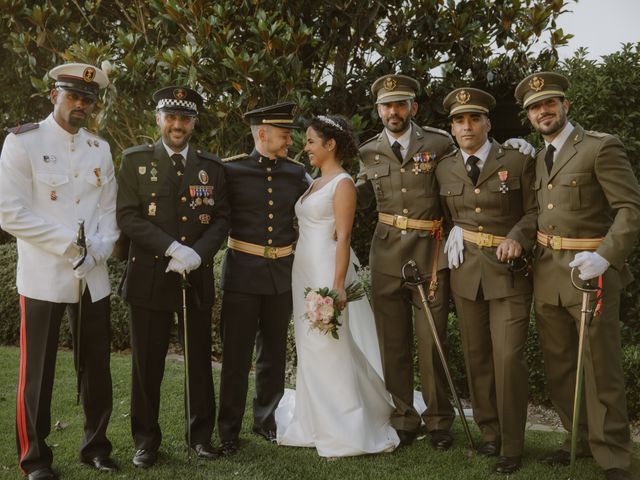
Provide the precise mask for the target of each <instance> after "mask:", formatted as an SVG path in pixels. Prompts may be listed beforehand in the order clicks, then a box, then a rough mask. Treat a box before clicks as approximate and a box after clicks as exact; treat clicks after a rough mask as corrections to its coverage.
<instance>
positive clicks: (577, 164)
mask: <svg viewBox="0 0 640 480" xmlns="http://www.w3.org/2000/svg"><path fill="white" fill-rule="evenodd" d="M544 153H545V150H542V151H541V152H540V153H539V154H538V158H537V165H536V185H535V188H536V197H537V202H538V209H539V215H538V230H540V231H541V232H543V233H546V234H547V235H558V236H561V237H570V238H598V237H604V241H603V242H602V244H601V245H600V246H599V247H598V249H597V250H596V252H597V253H598V254H600V255H601V256H602V257H604V258H605V259H606V260H608V261H609V262H610V263H611V267H610V268H609V269H608V270H607V277H608V279H607V280H608V284H609V285H611V286H612V287H613V288H620V289H621V288H623V287H624V286H625V285H626V284H628V283H629V282H630V281H631V278H632V277H631V273H630V272H629V270H628V268H627V267H626V265H625V259H626V257H627V256H628V255H629V253H630V252H631V249H632V248H633V244H634V242H635V240H636V238H637V236H638V232H639V231H640V187H639V186H638V180H637V179H636V177H635V175H634V173H633V171H632V170H631V165H630V163H629V160H628V158H627V154H626V152H625V150H624V146H623V145H622V143H621V142H620V140H618V139H617V138H616V137H614V136H613V135H609V134H606V133H600V132H591V131H586V130H584V129H583V128H582V127H581V126H579V125H576V126H575V128H574V130H573V132H571V135H570V136H569V138H568V139H567V141H566V142H565V144H564V145H563V147H562V148H561V149H560V151H558V153H557V154H556V158H555V162H554V164H553V168H552V169H551V173H550V174H548V173H547V168H546V166H545V163H544ZM576 253H578V252H577V251H571V250H551V249H549V248H546V247H541V248H539V251H538V254H537V255H536V261H535V264H534V279H535V281H534V296H535V297H536V299H537V300H540V301H542V302H545V303H549V304H552V305H560V304H562V305H564V306H565V307H566V306H571V305H577V304H580V302H581V298H582V294H581V292H579V291H578V290H576V289H575V288H574V287H573V286H572V284H571V281H570V268H569V263H570V262H571V261H572V260H573V258H574V256H575V254H576Z"/></svg>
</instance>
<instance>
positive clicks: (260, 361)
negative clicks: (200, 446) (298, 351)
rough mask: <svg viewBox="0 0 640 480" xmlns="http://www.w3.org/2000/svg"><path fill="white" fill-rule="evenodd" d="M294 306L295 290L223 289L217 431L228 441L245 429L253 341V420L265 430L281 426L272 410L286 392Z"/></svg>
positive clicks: (223, 439) (256, 425)
mask: <svg viewBox="0 0 640 480" xmlns="http://www.w3.org/2000/svg"><path fill="white" fill-rule="evenodd" d="M291 308H292V299H291V292H290V291H289V292H285V293H281V294H276V295H253V294H248V293H238V292H224V296H223V299H222V314H221V317H222V318H221V321H222V376H221V383H220V414H219V416H218V431H219V433H220V439H221V440H222V441H223V442H224V441H229V440H237V438H238V436H239V434H240V428H241V426H242V418H243V416H244V410H245V403H246V401H247V389H248V383H249V371H250V370H251V363H252V358H253V347H254V345H255V347H256V395H255V397H254V399H253V425H254V426H255V427H260V428H263V429H266V430H275V429H276V421H275V418H274V416H273V414H274V412H275V410H276V407H277V406H278V403H280V399H281V398H282V395H283V394H284V371H285V364H286V353H287V352H286V351H287V327H288V325H289V320H290V319H291Z"/></svg>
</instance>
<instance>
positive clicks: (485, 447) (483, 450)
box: [478, 440, 500, 457]
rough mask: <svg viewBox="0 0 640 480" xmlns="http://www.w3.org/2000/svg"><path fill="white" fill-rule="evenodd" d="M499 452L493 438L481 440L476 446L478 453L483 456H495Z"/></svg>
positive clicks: (498, 447)
mask: <svg viewBox="0 0 640 480" xmlns="http://www.w3.org/2000/svg"><path fill="white" fill-rule="evenodd" d="M499 453H500V445H499V444H498V442H496V441H495V440H491V441H489V442H482V443H481V444H480V446H479V447H478V454H479V455H482V456H483V457H495V456H496V455H498V454H499Z"/></svg>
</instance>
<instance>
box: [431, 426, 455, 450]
mask: <svg viewBox="0 0 640 480" xmlns="http://www.w3.org/2000/svg"><path fill="white" fill-rule="evenodd" d="M429 433H431V446H432V447H433V448H435V449H436V450H443V451H444V450H449V448H450V447H451V445H453V436H452V435H451V432H450V431H449V430H431V432H429Z"/></svg>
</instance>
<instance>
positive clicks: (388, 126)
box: [385, 116, 411, 133]
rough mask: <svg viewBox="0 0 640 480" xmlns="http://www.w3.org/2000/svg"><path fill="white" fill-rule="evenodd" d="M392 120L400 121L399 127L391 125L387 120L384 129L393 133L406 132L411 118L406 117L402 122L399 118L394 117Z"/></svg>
mask: <svg viewBox="0 0 640 480" xmlns="http://www.w3.org/2000/svg"><path fill="white" fill-rule="evenodd" d="M394 119H397V120H400V124H399V125H391V124H390V123H389V120H387V121H386V123H385V127H386V129H387V130H389V131H390V132H393V133H403V132H406V130H407V128H409V125H410V123H411V117H407V118H405V119H404V120H402V119H401V118H400V117H398V116H396V117H394Z"/></svg>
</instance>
